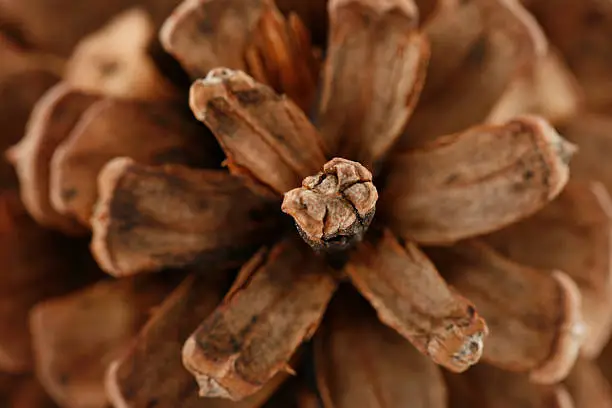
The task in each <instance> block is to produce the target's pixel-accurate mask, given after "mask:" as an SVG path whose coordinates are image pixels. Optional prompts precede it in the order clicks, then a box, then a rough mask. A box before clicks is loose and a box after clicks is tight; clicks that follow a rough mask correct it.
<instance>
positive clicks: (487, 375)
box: [445, 364, 577, 408]
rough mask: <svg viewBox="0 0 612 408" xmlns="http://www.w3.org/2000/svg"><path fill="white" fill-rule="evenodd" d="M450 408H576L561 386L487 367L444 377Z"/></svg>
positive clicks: (478, 367) (482, 366)
mask: <svg viewBox="0 0 612 408" xmlns="http://www.w3.org/2000/svg"><path fill="white" fill-rule="evenodd" d="M445 377H446V380H447V385H448V388H449V391H450V404H449V408H466V407H470V408H576V407H577V406H576V405H574V401H573V399H572V397H571V396H570V394H569V393H568V392H567V389H566V388H565V387H564V386H563V385H561V384H555V385H539V384H534V383H531V382H529V379H528V378H527V377H526V376H524V375H520V374H513V373H509V372H506V371H503V370H500V369H497V368H494V367H491V366H488V365H486V364H480V365H478V366H476V367H473V368H472V369H471V370H470V371H468V372H467V373H465V374H462V375H453V374H447V375H445Z"/></svg>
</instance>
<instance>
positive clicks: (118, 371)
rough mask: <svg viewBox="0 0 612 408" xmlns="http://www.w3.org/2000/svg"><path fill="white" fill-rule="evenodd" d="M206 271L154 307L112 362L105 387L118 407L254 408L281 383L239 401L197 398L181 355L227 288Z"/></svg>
mask: <svg viewBox="0 0 612 408" xmlns="http://www.w3.org/2000/svg"><path fill="white" fill-rule="evenodd" d="M206 272H207V271H204V270H202V271H198V274H197V275H195V276H190V277H188V278H187V279H185V281H184V282H183V283H182V284H181V285H180V286H179V287H178V288H176V289H175V290H174V291H173V292H172V293H171V294H170V295H169V296H168V297H167V298H166V299H165V300H164V302H163V303H162V304H161V305H160V306H159V308H157V309H156V311H155V313H154V314H153V316H152V318H151V319H150V320H149V321H148V322H147V324H146V325H145V326H144V328H143V329H142V331H141V332H140V333H139V335H138V337H136V339H135V342H134V344H133V345H132V346H130V348H129V349H128V350H127V351H126V353H125V354H124V355H122V356H121V357H120V358H119V359H118V360H116V361H115V362H113V363H112V364H111V365H110V367H109V369H108V372H107V380H106V382H107V387H106V388H107V391H108V393H109V399H110V402H111V403H112V404H113V406H114V407H117V408H128V407H147V406H151V405H157V406H161V407H166V406H167V407H170V406H180V407H183V408H198V407H202V406H206V407H207V408H256V407H259V406H261V405H262V404H263V402H264V401H265V400H267V399H268V398H269V397H270V394H271V393H272V392H274V391H275V390H276V388H277V387H278V381H272V382H271V383H270V385H269V386H267V387H265V388H264V389H263V390H262V391H260V392H259V393H257V394H255V395H254V396H253V397H251V398H247V399H246V400H244V401H241V402H240V403H234V402H232V401H229V400H227V399H212V400H203V399H202V398H200V397H199V396H198V388H197V383H196V382H195V381H194V380H193V377H192V376H191V375H190V374H189V372H188V371H187V370H185V368H184V367H183V365H182V364H181V360H180V358H179V356H180V355H181V349H182V347H183V343H184V342H185V340H186V339H187V338H188V337H189V335H190V334H191V332H192V330H193V328H194V327H196V326H197V325H198V324H199V323H200V322H201V321H202V320H204V319H205V318H207V317H208V315H209V314H210V313H212V311H213V310H214V309H215V307H216V306H217V305H218V303H219V302H220V301H221V299H222V297H223V292H224V290H225V289H227V287H228V285H226V281H227V279H226V278H223V277H210V276H206V275H204V273H206ZM283 377H284V376H283V375H280V376H279V380H280V379H282V378H283Z"/></svg>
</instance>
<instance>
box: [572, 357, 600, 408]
mask: <svg viewBox="0 0 612 408" xmlns="http://www.w3.org/2000/svg"><path fill="white" fill-rule="evenodd" d="M564 384H565V386H566V387H567V390H568V391H569V393H570V394H571V396H572V398H573V399H574V405H575V407H576V408H591V407H597V408H611V407H612V390H611V389H610V384H609V383H608V381H607V380H606V378H605V377H604V376H603V374H602V373H601V371H599V368H598V367H597V365H596V364H595V363H594V362H592V361H589V360H586V359H584V358H579V359H578V360H577V361H576V364H575V365H574V369H573V370H572V371H571V373H570V375H569V376H568V377H567V378H566V379H565V381H564Z"/></svg>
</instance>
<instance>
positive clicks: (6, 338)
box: [0, 191, 90, 372]
mask: <svg viewBox="0 0 612 408" xmlns="http://www.w3.org/2000/svg"><path fill="white" fill-rule="evenodd" d="M75 249H77V250H78V249H80V248H79V245H76V244H75V243H73V242H68V241H67V240H66V239H64V238H63V237H61V236H58V235H56V234H54V233H52V232H50V231H47V230H43V229H42V228H40V227H39V226H38V225H37V224H36V223H35V222H34V221H32V219H31V218H30V217H29V216H28V214H27V212H26V211H25V209H24V208H23V206H22V204H21V202H20V200H19V196H18V193H17V192H9V191H3V192H1V193H0V262H1V264H2V270H1V271H0V369H1V370H3V371H9V372H23V371H27V370H30V369H31V368H32V356H31V346H30V332H29V328H28V323H27V322H28V313H29V311H30V308H31V307H32V306H33V305H34V304H36V303H37V302H39V301H41V300H43V299H45V298H47V297H50V296H59V295H62V294H64V293H67V292H68V291H70V290H73V289H74V288H76V287H77V286H79V285H80V284H83V283H85V282H87V281H88V280H89V275H90V274H88V273H87V271H83V270H77V268H76V266H77V265H76V262H75V261H76V259H75V258H77V257H75V256H74V254H73V253H72V251H75ZM69 253H71V255H69Z"/></svg>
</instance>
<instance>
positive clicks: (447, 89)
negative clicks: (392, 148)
mask: <svg viewBox="0 0 612 408" xmlns="http://www.w3.org/2000/svg"><path fill="white" fill-rule="evenodd" d="M425 31H426V34H427V36H428V37H429V38H430V41H431V54H432V55H431V62H430V64H429V67H430V70H429V71H431V72H429V71H428V72H427V81H426V83H425V89H424V90H423V97H422V99H421V103H419V106H418V107H417V108H416V110H415V112H414V114H413V116H412V118H411V120H410V122H409V123H408V126H407V128H406V130H405V133H404V135H403V136H402V140H401V141H400V146H420V145H422V144H424V143H426V142H427V141H431V140H432V139H434V138H436V137H438V136H440V135H444V134H448V133H454V132H459V131H461V130H462V129H465V128H467V127H469V126H474V125H476V124H478V123H480V122H482V121H483V120H485V119H486V118H487V117H488V116H489V114H490V112H491V110H492V109H493V108H494V106H495V104H496V103H497V101H498V99H499V98H500V97H502V95H503V93H504V92H505V91H506V89H507V87H508V85H509V84H510V83H511V81H512V80H513V79H514V77H515V75H516V74H517V73H518V72H520V70H521V69H523V68H525V67H526V64H527V63H529V62H531V61H532V60H533V59H534V58H536V57H538V56H540V55H543V54H544V53H545V49H546V42H545V39H544V36H543V34H542V32H541V31H540V29H539V27H538V26H537V24H536V23H535V21H534V20H533V18H532V17H531V16H530V15H529V14H528V13H527V12H526V11H525V10H524V9H523V7H522V6H521V5H520V4H519V2H518V1H515V0H470V1H463V2H457V5H456V6H455V7H448V8H447V10H445V11H444V12H440V13H437V14H436V15H435V16H434V17H433V18H432V20H431V21H430V22H429V23H428V24H427V26H426V27H425Z"/></svg>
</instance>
